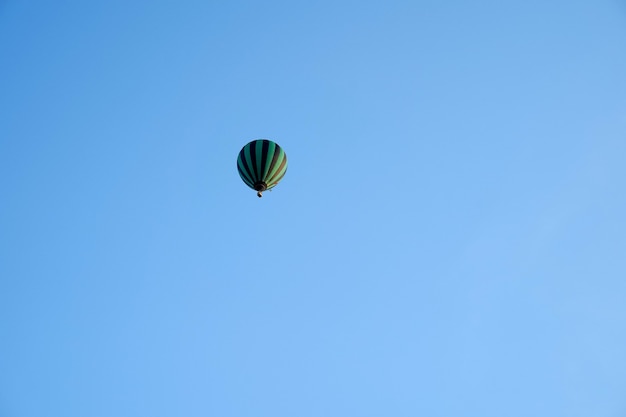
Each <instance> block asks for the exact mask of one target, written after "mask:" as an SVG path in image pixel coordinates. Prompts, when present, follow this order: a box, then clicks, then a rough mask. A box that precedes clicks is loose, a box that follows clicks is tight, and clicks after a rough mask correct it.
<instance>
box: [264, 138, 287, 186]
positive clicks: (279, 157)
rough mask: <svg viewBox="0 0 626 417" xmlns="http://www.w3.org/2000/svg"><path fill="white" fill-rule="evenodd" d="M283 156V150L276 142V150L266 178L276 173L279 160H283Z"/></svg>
mask: <svg viewBox="0 0 626 417" xmlns="http://www.w3.org/2000/svg"><path fill="white" fill-rule="evenodd" d="M284 156H285V152H284V151H283V150H282V148H281V147H280V146H278V144H276V151H275V153H274V158H272V164H271V166H270V169H269V172H268V174H267V176H266V179H268V180H269V179H270V178H272V177H273V176H274V175H275V174H276V170H277V169H278V167H279V165H280V162H281V161H282V160H283V158H284Z"/></svg>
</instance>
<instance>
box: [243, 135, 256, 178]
mask: <svg viewBox="0 0 626 417" xmlns="http://www.w3.org/2000/svg"><path fill="white" fill-rule="evenodd" d="M251 148H252V143H249V144H247V145H246V147H245V148H244V149H245V151H244V155H245V157H246V159H245V161H246V169H247V171H248V174H249V175H250V178H252V181H254V182H257V181H258V180H257V178H256V172H255V169H254V165H253V159H254V158H252V149H251Z"/></svg>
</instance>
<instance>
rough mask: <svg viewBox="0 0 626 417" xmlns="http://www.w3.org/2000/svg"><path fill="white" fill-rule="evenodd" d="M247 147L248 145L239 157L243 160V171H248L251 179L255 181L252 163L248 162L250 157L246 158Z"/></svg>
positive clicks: (247, 173)
mask: <svg viewBox="0 0 626 417" xmlns="http://www.w3.org/2000/svg"><path fill="white" fill-rule="evenodd" d="M246 149H248V147H247V146H246V147H244V148H243V149H242V150H241V153H240V154H239V159H240V160H241V165H242V166H243V171H244V172H245V173H246V175H247V176H248V178H250V181H252V182H254V177H253V176H252V171H251V170H250V165H249V164H248V158H246Z"/></svg>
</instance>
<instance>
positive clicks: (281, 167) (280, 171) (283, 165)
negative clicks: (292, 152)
mask: <svg viewBox="0 0 626 417" xmlns="http://www.w3.org/2000/svg"><path fill="white" fill-rule="evenodd" d="M286 170H287V157H286V156H284V152H283V160H282V161H281V162H280V165H279V166H278V169H277V170H276V172H275V173H274V174H273V175H272V176H271V177H270V178H268V180H267V182H268V184H269V183H274V182H278V181H280V178H282V175H285V172H284V171H286ZM281 174H282V175H281ZM275 178H278V180H275Z"/></svg>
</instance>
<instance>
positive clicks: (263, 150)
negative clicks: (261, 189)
mask: <svg viewBox="0 0 626 417" xmlns="http://www.w3.org/2000/svg"><path fill="white" fill-rule="evenodd" d="M269 147H270V141H269V140H265V139H263V140H262V141H261V166H260V167H259V178H260V179H261V181H263V180H264V179H265V169H266V168H267V166H268V161H267V153H268V151H269Z"/></svg>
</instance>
